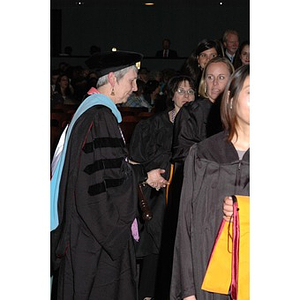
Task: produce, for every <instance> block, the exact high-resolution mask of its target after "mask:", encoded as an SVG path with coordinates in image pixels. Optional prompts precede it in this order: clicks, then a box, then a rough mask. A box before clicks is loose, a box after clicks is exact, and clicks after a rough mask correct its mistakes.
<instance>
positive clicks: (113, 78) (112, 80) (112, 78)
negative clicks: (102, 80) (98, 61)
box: [107, 72, 116, 87]
mask: <svg viewBox="0 0 300 300" xmlns="http://www.w3.org/2000/svg"><path fill="white" fill-rule="evenodd" d="M107 79H108V82H109V84H110V85H111V86H112V87H114V86H115V84H116V76H115V74H114V73H113V72H110V73H108V75H107Z"/></svg>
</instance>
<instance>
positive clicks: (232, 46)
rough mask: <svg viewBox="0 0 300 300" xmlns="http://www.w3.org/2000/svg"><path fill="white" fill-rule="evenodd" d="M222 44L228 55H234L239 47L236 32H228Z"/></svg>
mask: <svg viewBox="0 0 300 300" xmlns="http://www.w3.org/2000/svg"><path fill="white" fill-rule="evenodd" d="M224 46H225V48H226V49H227V51H228V53H229V54H230V55H234V54H235V52H236V51H237V49H238V48H239V37H238V36H237V35H236V34H233V33H229V34H228V36H227V41H226V42H224Z"/></svg>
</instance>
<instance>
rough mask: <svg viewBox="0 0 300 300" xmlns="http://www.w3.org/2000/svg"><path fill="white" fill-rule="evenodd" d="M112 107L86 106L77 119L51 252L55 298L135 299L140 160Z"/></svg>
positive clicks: (92, 299) (79, 299)
mask: <svg viewBox="0 0 300 300" xmlns="http://www.w3.org/2000/svg"><path fill="white" fill-rule="evenodd" d="M126 158H127V150H126V147H125V144H124V141H123V139H122V135H121V132H120V129H119V126H118V123H117V119H116V117H115V116H114V114H113V113H112V112H111V110H110V109H109V108H107V107H105V106H103V105H96V106H94V107H92V108H90V109H88V110H87V111H86V112H85V113H83V115H82V116H81V117H80V118H79V119H78V120H77V121H76V123H75V124H74V127H73V130H72V133H71V136H70V139H69V144H68V148H67V153H66V158H65V164H64V169H63V173H62V177H61V183H60V190H59V197H58V214H59V226H58V227H57V229H56V230H54V231H53V234H52V253H53V254H54V256H53V257H54V258H55V264H54V266H57V265H58V264H59V269H58V283H57V292H56V293H55V294H56V296H57V297H56V298H55V297H54V298H55V299H64V300H68V299H70V300H71V299H78V300H96V299H97V300H108V299H112V300H113V299H114V300H132V299H133V300H134V299H137V284H136V276H137V275H136V262H135V253H134V245H133V238H132V235H131V225H132V223H133V221H134V218H135V217H136V214H137V211H136V209H137V203H138V200H137V183H138V181H140V180H144V179H145V172H143V170H142V167H141V166H139V165H136V166H131V165H129V164H128V163H127V161H126Z"/></svg>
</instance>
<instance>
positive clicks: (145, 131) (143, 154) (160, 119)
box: [129, 111, 173, 258]
mask: <svg viewBox="0 0 300 300" xmlns="http://www.w3.org/2000/svg"><path fill="white" fill-rule="evenodd" d="M172 138H173V124H172V123H171V122H170V120H169V115H168V111H164V112H162V113H159V114H155V115H154V116H153V117H150V118H148V119H146V120H142V121H140V122H139V123H138V124H137V125H136V127H135V130H134V132H133V135H132V137H131V140H130V151H129V152H130V158H131V160H133V161H136V162H139V163H141V164H143V166H144V168H145V170H146V172H148V171H151V170H153V169H157V168H161V169H164V170H165V171H166V172H165V173H164V174H162V176H163V177H164V178H166V179H168V178H169V175H170V165H171V163H170V159H171V147H172ZM143 192H144V194H145V197H146V198H147V200H148V203H149V206H150V208H151V211H152V212H153V218H152V220H151V221H148V222H144V221H143V220H142V218H141V217H139V218H138V220H139V222H140V226H139V228H140V241H139V243H138V245H137V257H138V258H141V257H143V256H145V255H148V254H150V253H155V254H158V253H159V249H160V241H161V231H162V223H163V217H164V211H165V207H166V203H165V194H166V189H160V190H159V191H156V190H155V189H153V188H151V187H150V186H145V187H143Z"/></svg>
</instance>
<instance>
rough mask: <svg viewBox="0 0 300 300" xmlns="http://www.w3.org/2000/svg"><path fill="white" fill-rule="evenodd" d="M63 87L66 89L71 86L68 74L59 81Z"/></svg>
mask: <svg viewBox="0 0 300 300" xmlns="http://www.w3.org/2000/svg"><path fill="white" fill-rule="evenodd" d="M58 84H59V85H60V87H61V89H63V90H64V89H66V88H67V87H68V86H69V78H68V76H62V77H61V79H60V81H59V83H58Z"/></svg>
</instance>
